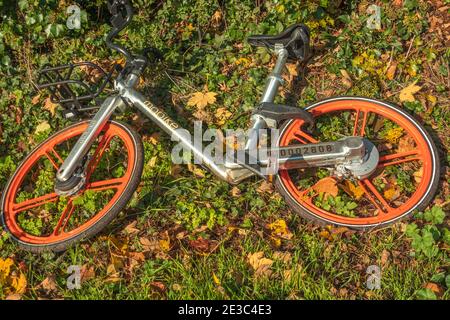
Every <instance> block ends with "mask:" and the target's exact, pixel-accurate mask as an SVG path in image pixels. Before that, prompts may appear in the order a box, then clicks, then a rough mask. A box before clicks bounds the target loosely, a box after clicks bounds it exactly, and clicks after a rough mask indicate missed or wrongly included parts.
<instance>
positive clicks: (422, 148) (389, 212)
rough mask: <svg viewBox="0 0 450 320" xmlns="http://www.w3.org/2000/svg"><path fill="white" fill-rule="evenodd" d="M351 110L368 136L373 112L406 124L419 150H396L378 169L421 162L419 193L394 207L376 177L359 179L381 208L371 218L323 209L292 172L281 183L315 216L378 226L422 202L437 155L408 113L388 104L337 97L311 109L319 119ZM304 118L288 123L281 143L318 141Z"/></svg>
mask: <svg viewBox="0 0 450 320" xmlns="http://www.w3.org/2000/svg"><path fill="white" fill-rule="evenodd" d="M342 111H351V112H355V113H356V114H355V120H354V121H355V122H354V124H353V134H354V135H358V136H361V135H364V133H365V126H366V125H367V119H368V116H369V114H370V113H375V114H377V115H379V116H382V117H384V118H386V119H388V120H391V121H393V122H395V123H396V124H398V125H399V126H400V127H402V128H403V129H404V130H405V132H406V133H407V134H408V135H409V136H411V137H412V138H413V139H414V141H415V145H416V147H415V149H414V150H409V151H408V152H403V153H392V154H388V155H383V156H380V161H379V164H378V168H379V169H382V168H385V167H388V166H391V165H397V164H401V163H406V162H411V161H420V162H421V163H422V166H423V176H422V179H421V182H420V183H419V185H418V186H417V187H416V190H415V192H414V193H413V194H412V195H411V196H410V197H409V199H408V200H407V201H406V202H404V203H403V204H402V205H400V206H399V207H396V208H395V207H392V206H391V205H390V204H389V203H388V201H386V199H385V198H384V197H383V195H382V194H381V193H380V192H379V191H378V190H377V188H376V187H375V186H374V184H373V182H372V177H369V178H367V179H363V180H361V181H358V185H359V186H360V187H361V189H362V190H363V191H364V196H365V197H366V199H367V200H368V201H370V202H371V203H372V204H373V205H374V206H375V207H376V209H377V210H378V214H377V215H375V216H371V217H347V216H342V215H339V214H335V213H332V212H329V211H326V210H323V209H322V208H319V207H317V206H316V205H315V204H314V203H313V201H312V199H311V197H309V196H308V195H307V193H308V191H310V190H309V189H304V190H301V189H300V188H298V187H296V186H295V184H294V181H293V180H292V178H291V176H290V174H289V171H287V170H282V171H280V173H279V175H280V182H281V183H282V186H283V187H284V188H285V189H286V191H287V192H288V193H289V194H290V196H291V198H292V199H293V200H295V201H296V202H298V203H299V204H300V205H301V206H303V207H304V208H306V209H307V210H308V211H309V212H311V213H312V214H313V215H316V216H318V217H320V218H322V219H324V220H326V221H329V222H330V223H336V224H340V225H350V226H351V225H358V226H363V225H378V224H383V223H385V222H388V221H392V220H395V219H397V218H399V217H401V216H403V215H404V214H405V213H408V212H410V211H411V210H412V209H413V208H415V206H417V204H418V203H420V202H421V200H422V198H423V196H424V195H425V194H426V193H427V190H428V188H429V186H430V185H431V182H432V180H433V179H434V174H435V173H434V172H433V157H432V154H431V150H430V148H429V144H428V143H427V141H426V139H425V137H424V135H423V134H421V132H420V129H419V128H418V127H417V126H415V125H414V124H413V123H412V122H411V121H410V120H408V118H407V116H406V115H403V114H400V113H399V112H398V111H396V110H394V109H392V108H389V107H388V106H386V105H384V104H378V103H374V102H370V101H365V100H335V101H329V102H323V104H318V105H316V106H313V107H312V108H311V110H310V112H311V113H312V115H313V116H314V117H315V118H317V117H319V116H323V115H325V114H328V113H335V112H342ZM302 125H303V120H300V119H298V120H294V121H292V122H291V123H290V125H288V126H287V127H286V128H285V130H284V132H282V134H281V138H280V146H286V145H288V144H289V143H290V142H292V141H293V140H296V141H297V142H298V143H315V142H317V140H316V139H315V138H313V137H312V136H310V135H308V134H306V133H305V132H303V131H302V130H301V129H299V128H301V126H302Z"/></svg>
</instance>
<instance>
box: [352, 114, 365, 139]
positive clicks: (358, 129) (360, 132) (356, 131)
mask: <svg viewBox="0 0 450 320" xmlns="http://www.w3.org/2000/svg"><path fill="white" fill-rule="evenodd" d="M355 111H356V117H355V124H354V125H353V135H354V136H361V137H363V136H364V131H365V130H366V124H367V117H368V115H369V112H368V111H363V110H361V109H356V110H355ZM360 113H362V114H363V119H362V124H361V127H359V120H360Z"/></svg>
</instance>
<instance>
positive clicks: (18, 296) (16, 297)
mask: <svg viewBox="0 0 450 320" xmlns="http://www.w3.org/2000/svg"><path fill="white" fill-rule="evenodd" d="M6 300H22V295H21V294H18V293H14V294H10V295H9V296H7V297H6Z"/></svg>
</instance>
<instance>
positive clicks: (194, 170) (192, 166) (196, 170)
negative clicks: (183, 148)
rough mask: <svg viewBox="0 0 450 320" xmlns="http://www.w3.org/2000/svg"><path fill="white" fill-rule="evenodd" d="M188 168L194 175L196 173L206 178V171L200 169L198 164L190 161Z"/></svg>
mask: <svg viewBox="0 0 450 320" xmlns="http://www.w3.org/2000/svg"><path fill="white" fill-rule="evenodd" d="M187 167H188V170H189V171H190V172H192V173H193V174H194V175H196V176H197V177H199V178H204V177H205V172H204V171H203V170H202V169H200V168H199V167H198V166H196V165H195V164H192V163H188V164H187Z"/></svg>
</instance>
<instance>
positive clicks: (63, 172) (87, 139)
mask: <svg viewBox="0 0 450 320" xmlns="http://www.w3.org/2000/svg"><path fill="white" fill-rule="evenodd" d="M122 104H124V102H123V100H122V98H121V97H120V96H118V95H115V96H110V97H108V98H106V99H105V101H104V102H103V103H102V105H101V107H100V109H99V110H98V111H97V113H96V114H95V116H94V117H93V118H92V119H91V120H90V122H89V126H88V127H87V129H86V131H85V132H83V134H82V135H81V136H80V138H79V139H78V141H77V142H76V144H75V145H74V147H73V148H72V150H71V151H70V153H69V155H68V156H67V158H66V160H64V163H63V164H62V165H61V167H60V168H59V170H58V172H57V173H56V179H57V180H59V181H61V182H64V181H67V180H68V179H69V178H70V177H72V175H73V174H74V172H75V170H77V168H78V167H79V166H80V165H82V160H83V158H84V156H85V155H86V154H87V153H88V152H89V149H90V148H91V146H92V143H93V142H94V141H95V139H96V138H97V136H98V135H99V134H100V132H101V130H102V129H103V126H104V125H105V124H106V122H107V121H108V120H109V118H110V117H111V115H112V113H113V112H114V110H115V109H116V108H117V107H119V106H121V105H122Z"/></svg>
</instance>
